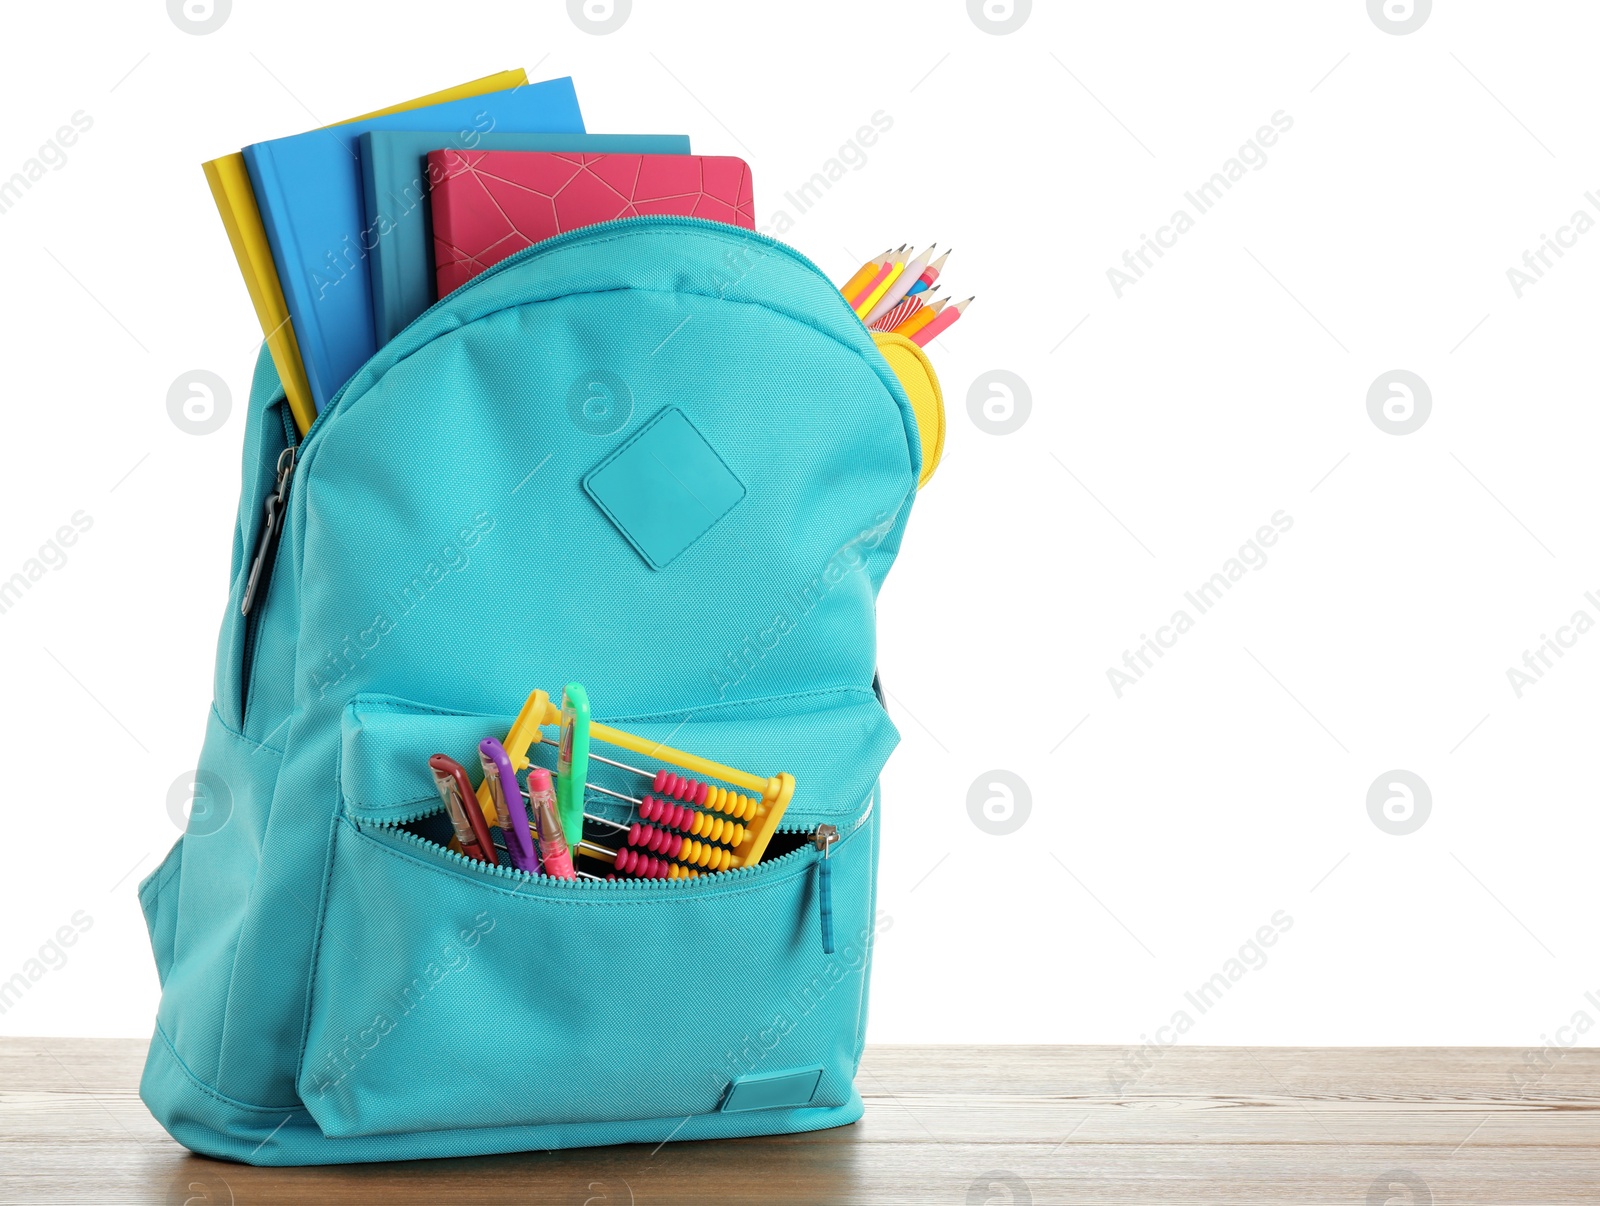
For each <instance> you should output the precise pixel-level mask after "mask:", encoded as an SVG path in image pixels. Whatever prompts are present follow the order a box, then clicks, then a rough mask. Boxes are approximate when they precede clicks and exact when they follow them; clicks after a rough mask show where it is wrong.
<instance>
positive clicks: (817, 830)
mask: <svg viewBox="0 0 1600 1206" xmlns="http://www.w3.org/2000/svg"><path fill="white" fill-rule="evenodd" d="M877 801H878V791H877V788H876V787H874V788H873V790H872V793H871V794H870V795H869V796H868V797H867V806H866V808H864V809H862V811H861V815H860V816H858V817H856V818H855V819H854V820H853V821H851V822H850V823H849V825H848V826H846V827H845V829H844V831H843V832H842V833H841V832H840V830H839V827H838V826H836V825H832V824H828V823H826V822H824V823H822V824H819V825H817V826H815V827H814V828H811V829H801V828H796V827H787V828H786V827H783V826H780V827H779V829H778V832H779V833H803V834H806V835H807V836H809V838H810V839H811V840H810V841H809V842H807V843H806V844H805V845H802V846H797V847H795V849H793V850H790V851H789V852H788V853H786V854H781V855H779V856H778V857H777V858H775V859H772V860H770V861H763V862H760V863H757V864H755V865H754V866H751V867H735V868H734V869H733V870H731V871H719V872H716V873H715V874H712V875H702V876H700V877H699V878H698V879H621V878H618V879H575V880H574V879H556V878H554V877H552V876H549V875H545V874H544V873H542V872H540V873H538V874H533V873H531V872H528V871H519V870H518V869H517V868H515V867H513V866H511V865H509V864H507V863H497V864H492V865H491V864H489V863H481V862H479V861H478V860H477V859H471V858H468V857H467V856H466V855H464V854H457V853H456V852H455V851H454V850H451V849H450V848H449V847H447V846H441V845H439V843H437V842H430V841H429V840H428V839H427V838H424V837H419V836H418V835H417V834H415V833H411V832H410V831H409V830H406V829H402V828H401V826H402V825H405V824H408V823H410V822H411V821H416V820H420V819H421V818H423V817H426V816H432V815H433V814H435V813H438V812H441V811H442V808H441V807H439V806H436V805H425V806H423V807H420V808H418V809H415V810H413V811H411V812H408V813H406V814H404V815H402V816H398V817H385V818H384V819H383V820H381V821H370V822H367V824H368V825H370V826H371V827H372V828H374V829H382V830H384V831H385V832H387V833H390V834H392V835H393V836H394V837H396V838H399V839H400V840H401V841H403V842H406V843H408V844H410V845H413V846H416V847H417V848H418V849H420V850H424V851H426V852H427V853H428V854H429V856H430V857H433V858H442V859H444V860H445V861H446V862H447V863H448V864H449V865H450V866H452V867H457V868H464V869H467V870H470V871H472V872H473V873H474V874H477V875H492V876H495V877H497V878H499V879H503V880H508V881H511V882H513V883H517V884H530V883H537V884H538V885H539V886H540V887H552V886H559V887H560V888H562V889H563V890H574V891H579V892H585V891H605V892H640V891H669V892H670V891H686V890H692V888H693V887H694V886H695V885H700V886H702V887H705V886H709V885H713V884H725V883H729V882H732V880H733V879H734V878H735V877H737V876H748V875H753V874H754V873H755V872H757V871H759V870H762V869H764V868H767V867H776V866H778V865H780V864H782V863H787V862H790V861H792V860H796V859H798V858H800V857H802V856H803V855H804V854H805V853H806V846H814V847H816V848H817V849H818V850H820V851H822V857H821V858H819V859H818V860H817V863H816V866H817V912H818V914H819V916H820V918H821V928H822V953H823V954H825V955H831V954H833V953H834V949H835V947H834V939H833V864H832V862H831V861H830V860H829V857H828V856H829V853H830V851H831V848H832V847H833V846H834V845H835V844H837V843H838V842H841V841H843V840H844V838H846V837H849V836H850V835H851V834H853V833H855V831H856V830H858V829H860V828H861V827H862V826H863V825H865V824H866V823H867V820H868V819H869V818H870V817H871V816H872V810H873V808H874V807H875V806H876V805H877Z"/></svg>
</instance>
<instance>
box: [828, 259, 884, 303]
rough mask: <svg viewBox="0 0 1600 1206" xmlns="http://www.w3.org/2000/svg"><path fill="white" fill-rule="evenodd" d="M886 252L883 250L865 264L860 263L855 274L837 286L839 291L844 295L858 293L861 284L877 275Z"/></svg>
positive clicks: (853, 295)
mask: <svg viewBox="0 0 1600 1206" xmlns="http://www.w3.org/2000/svg"><path fill="white" fill-rule="evenodd" d="M888 254H889V253H888V252H887V251H885V252H884V253H883V254H882V255H875V256H873V257H872V258H871V259H870V260H868V261H867V262H866V263H865V264H863V265H861V267H859V268H857V269H856V274H855V275H854V276H852V277H851V278H850V279H849V280H847V281H846V282H845V283H844V284H842V285H840V286H839V292H840V293H843V294H844V295H845V296H846V297H855V296H856V295H857V294H859V293H860V292H861V286H863V285H865V284H866V283H867V282H868V281H870V280H871V279H872V278H873V277H875V276H877V275H878V269H879V268H880V267H882V266H883V261H884V259H885V257H887V256H888Z"/></svg>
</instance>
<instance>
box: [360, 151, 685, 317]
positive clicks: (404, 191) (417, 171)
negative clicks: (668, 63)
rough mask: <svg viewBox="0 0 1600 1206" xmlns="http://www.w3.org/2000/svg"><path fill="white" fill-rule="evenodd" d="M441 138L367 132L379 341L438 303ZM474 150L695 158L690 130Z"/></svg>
mask: <svg viewBox="0 0 1600 1206" xmlns="http://www.w3.org/2000/svg"><path fill="white" fill-rule="evenodd" d="M443 149H444V148H443V147H441V146H440V144H439V135H438V134H430V133H427V132H426V131H418V130H370V131H368V132H367V133H365V134H363V135H362V136H361V184H362V192H363V194H364V197H365V200H366V215H367V228H368V229H369V230H372V231H374V232H376V234H377V236H378V237H377V246H375V247H373V248H372V251H371V253H370V255H369V257H368V264H369V267H370V270H371V278H372V312H373V313H372V316H373V321H374V323H375V326H376V332H377V340H378V346H379V347H382V346H383V345H384V344H386V343H388V342H389V341H390V340H391V339H393V338H394V337H395V336H396V335H398V334H399V333H400V332H401V331H402V330H403V329H404V328H405V327H406V325H407V324H409V323H410V322H411V321H412V319H414V318H416V317H417V315H419V314H421V313H422V312H423V311H424V310H426V309H427V308H428V307H429V306H431V305H432V304H433V303H434V301H435V300H436V294H437V290H436V288H435V284H434V272H433V230H432V226H433V220H432V216H431V211H430V209H429V206H428V193H429V191H430V189H431V186H432V182H431V181H430V180H429V178H428V152H429V151H438V150H443ZM464 149H466V150H478V151H587V152H589V153H591V154H596V155H600V154H612V155H687V154H689V136H688V135H687V134H512V133H503V132H498V133H493V134H484V135H482V136H480V137H479V138H478V139H477V141H476V142H475V143H474V144H473V145H472V146H471V147H467V148H464Z"/></svg>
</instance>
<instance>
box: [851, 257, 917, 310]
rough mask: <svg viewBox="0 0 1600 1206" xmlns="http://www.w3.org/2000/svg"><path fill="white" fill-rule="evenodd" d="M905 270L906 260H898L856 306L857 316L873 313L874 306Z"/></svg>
mask: <svg viewBox="0 0 1600 1206" xmlns="http://www.w3.org/2000/svg"><path fill="white" fill-rule="evenodd" d="M905 270H906V262H905V261H904V260H896V261H895V263H894V265H893V266H892V267H891V268H890V269H889V272H888V274H887V275H886V276H885V277H884V278H883V279H882V280H880V281H879V282H878V283H877V284H876V285H874V286H873V287H872V289H871V290H870V291H869V292H868V293H867V295H866V296H865V297H864V298H862V299H861V301H860V302H859V303H858V304H857V305H856V306H855V312H856V317H858V318H865V317H866V316H867V315H868V314H869V313H871V311H872V308H873V307H874V306H876V305H877V304H878V302H879V300H880V299H881V298H882V297H883V295H884V294H885V293H887V292H888V291H889V289H890V287H891V286H893V284H894V283H895V281H897V280H899V279H900V277H901V276H902V275H903V274H904V273H905Z"/></svg>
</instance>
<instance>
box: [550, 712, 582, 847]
mask: <svg viewBox="0 0 1600 1206" xmlns="http://www.w3.org/2000/svg"><path fill="white" fill-rule="evenodd" d="M588 783H589V693H588V692H587V691H585V690H584V689H583V684H582V683H568V684H567V685H566V686H565V687H563V688H562V689H561V748H560V752H559V753H558V754H557V755H556V810H557V812H559V813H560V815H561V831H562V832H563V833H565V834H566V835H567V840H568V841H569V842H576V841H577V839H578V838H580V837H582V836H583V797H584V792H585V789H586V788H587V787H588Z"/></svg>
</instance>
